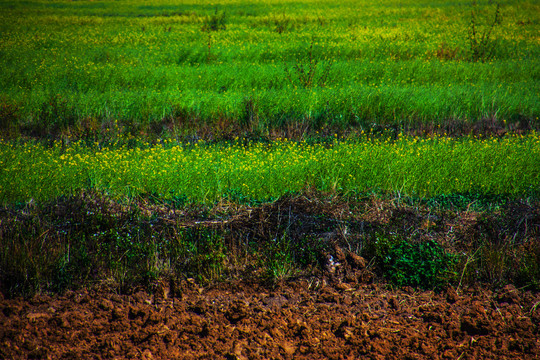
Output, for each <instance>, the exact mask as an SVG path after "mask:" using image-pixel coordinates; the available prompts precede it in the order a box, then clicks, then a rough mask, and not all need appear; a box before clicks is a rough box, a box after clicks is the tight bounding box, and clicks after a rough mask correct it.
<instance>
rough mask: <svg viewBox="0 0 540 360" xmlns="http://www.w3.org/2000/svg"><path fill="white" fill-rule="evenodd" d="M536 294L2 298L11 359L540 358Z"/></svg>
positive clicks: (211, 289)
mask: <svg viewBox="0 0 540 360" xmlns="http://www.w3.org/2000/svg"><path fill="white" fill-rule="evenodd" d="M539 321H540V293H537V292H536V293H534V292H524V291H521V290H519V289H516V288H515V287H513V286H512V285H508V286H506V287H505V288H503V289H501V290H498V291H492V290H489V289H487V288H481V287H471V288H467V289H464V290H462V291H460V293H457V292H456V291H455V289H454V288H451V287H450V288H448V289H447V290H446V291H442V292H440V293H434V292H432V291H416V290H413V289H407V288H405V289H402V290H390V289H389V288H388V287H387V286H385V285H381V284H359V283H347V282H341V281H337V280H336V281H331V280H330V281H320V280H319V279H318V278H314V277H313V278H306V279H296V280H291V281H288V282H283V283H280V284H274V285H272V286H268V285H264V284H261V283H246V282H228V283H221V284H219V285H215V286H207V287H204V288H203V287H199V286H198V285H197V284H196V283H195V282H194V281H191V280H184V281H182V282H180V283H178V284H167V283H163V284H161V286H160V287H159V288H158V289H157V291H156V292H155V293H153V294H152V293H148V292H144V291H134V292H133V293H132V294H125V295H119V294H117V293H115V292H111V291H105V290H96V289H94V290H88V289H83V290H78V291H68V292H66V293H65V294H63V295H55V296H48V295H36V296H34V297H33V298H30V299H26V300H25V299H22V298H17V299H10V300H7V299H4V300H2V301H0V323H1V324H2V326H0V357H1V358H4V359H85V358H86V359H89V358H91V359H101V358H103V359H112V358H114V359H133V358H138V359H196V358H197V359H198V358H206V359H261V358H267V359H270V358H276V359H278V358H279V359H281V358H282V359H318V358H324V359H357V358H367V359H384V358H401V359H536V358H538V357H539V356H540V334H539Z"/></svg>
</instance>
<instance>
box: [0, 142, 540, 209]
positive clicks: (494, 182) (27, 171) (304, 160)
mask: <svg viewBox="0 0 540 360" xmlns="http://www.w3.org/2000/svg"><path fill="white" fill-rule="evenodd" d="M0 155H2V156H1V159H2V160H0V165H1V166H2V168H3V169H4V171H3V172H2V173H1V176H0V193H1V194H2V197H1V198H0V201H2V202H4V203H6V204H7V203H12V202H27V201H29V200H30V199H34V200H35V201H46V200H51V199H54V198H56V197H60V196H66V195H74V194H75V193H77V192H79V191H87V190H100V191H103V192H105V193H107V194H109V195H110V196H112V197H114V198H119V197H123V198H125V197H128V198H134V197H137V196H140V195H146V194H153V195H154V196H156V197H158V198H161V199H164V200H170V199H179V198H183V199H185V200H186V201H195V202H204V203H208V202H215V201H219V200H221V199H223V198H230V197H235V198H236V200H238V199H253V200H259V201H263V200H269V199H276V198H278V197H280V196H283V195H285V194H287V193H290V192H295V193H299V192H301V191H304V190H306V189H308V188H313V189H317V190H319V191H323V192H332V193H340V194H343V193H350V192H356V193H366V192H381V191H382V192H391V193H394V194H401V195H406V196H416V197H434V196H441V195H450V194H459V193H482V194H493V195H503V196H510V197H512V198H526V197H529V196H533V195H538V194H537V192H538V189H540V136H538V134H536V133H532V134H530V135H528V136H525V137H524V136H507V137H505V138H503V139H497V138H486V139H475V138H473V137H468V138H461V139H451V138H448V137H432V138H418V137H409V136H401V135H400V136H398V139H396V140H391V139H388V138H386V139H383V140H381V139H377V138H371V139H369V138H367V137H366V138H365V139H363V140H356V141H352V140H349V141H346V140H341V141H340V140H338V139H337V138H336V139H334V141H333V142H332V143H326V144H320V143H319V144H309V143H306V142H305V141H304V142H295V141H289V140H280V141H274V142H272V143H261V142H258V143H248V144H242V143H233V144H216V145H205V144H204V143H195V144H193V145H190V146H183V147H182V146H178V145H177V144H175V143H173V142H172V141H166V142H164V143H163V144H161V145H154V146H151V145H149V144H148V145H144V144H141V146H139V147H136V148H128V147H127V146H111V148H96V147H94V148H92V147H90V146H88V145H87V144H83V143H82V142H81V143H75V144H72V145H71V146H69V147H65V146H63V144H62V142H56V143H55V144H54V145H53V146H52V147H49V146H44V145H40V144H25V145H14V144H10V143H4V144H0Z"/></svg>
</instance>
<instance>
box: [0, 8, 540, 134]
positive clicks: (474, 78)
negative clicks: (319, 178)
mask: <svg viewBox="0 0 540 360" xmlns="http://www.w3.org/2000/svg"><path fill="white" fill-rule="evenodd" d="M498 3H499V4H500V8H499V9H498V10H497V6H496V5H495V2H492V1H477V2H471V1H440V0H439V1H412V0H400V1H398V0H386V1H365V0H358V1H357V0H355V1H343V0H322V1H320V0H317V1H314V0H295V1H287V0H265V1H237V0H235V1H232V0H222V1H206V0H202V1H169V0H156V1H151V2H148V1H139V0H120V1H0V69H1V71H0V104H1V107H0V110H1V111H0V119H1V121H0V123H1V124H0V125H1V126H0V127H1V128H2V129H10V128H22V129H30V130H31V131H34V132H36V133H38V134H41V133H46V132H51V131H52V132H58V131H63V130H65V129H67V128H72V129H74V128H77V127H83V128H92V127H94V128H98V127H100V126H102V125H103V124H104V123H110V122H111V121H114V120H121V121H122V122H123V123H124V124H134V125H137V126H139V127H142V128H145V127H148V126H150V125H152V124H157V125H158V126H157V127H158V128H159V126H161V125H163V126H165V127H166V126H168V127H169V128H170V127H185V126H187V125H189V126H192V127H198V126H202V124H210V125H215V124H220V123H234V124H237V125H238V126H240V127H244V128H248V129H258V130H265V129H268V128H279V127H286V126H290V125H291V124H306V125H309V126H310V127H312V128H320V127H323V126H327V125H329V126H333V127H342V128H346V127H349V126H361V127H362V128H369V127H371V126H372V125H373V124H401V125H407V126H413V127H414V126H417V125H419V124H426V123H429V124H444V123H448V122H449V121H451V122H458V123H463V124H470V123H475V122H478V121H481V120H482V119H484V120H485V119H490V120H492V121H497V122H499V123H501V124H506V125H508V126H510V125H511V124H518V123H520V122H523V121H527V122H528V123H536V124H537V123H538V116H539V114H540V101H539V98H540V80H539V79H540V46H539V41H540V37H539V33H540V3H538V2H537V1H500V2H498ZM497 13H498V15H496V14H497ZM495 20H496V21H495ZM473 24H474V30H475V31H476V36H475V37H474V38H472V35H471V34H472V30H473ZM482 37H484V38H485V41H482ZM159 129H160V128H159ZM31 131H30V132H31Z"/></svg>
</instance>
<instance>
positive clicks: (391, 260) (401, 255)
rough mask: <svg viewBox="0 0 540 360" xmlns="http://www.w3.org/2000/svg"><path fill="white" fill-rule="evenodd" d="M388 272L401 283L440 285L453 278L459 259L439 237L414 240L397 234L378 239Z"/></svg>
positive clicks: (383, 262)
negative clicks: (438, 240)
mask: <svg viewBox="0 0 540 360" xmlns="http://www.w3.org/2000/svg"><path fill="white" fill-rule="evenodd" d="M377 246H378V247H379V249H378V254H379V260H380V261H381V263H382V268H383V271H384V276H385V277H386V278H387V279H388V280H389V281H390V282H392V283H393V284H395V285H397V286H413V287H421V288H440V287H442V286H444V285H445V284H446V283H447V282H448V281H449V279H450V276H449V275H451V274H452V270H453V268H454V265H455V263H456V259H455V256H454V255H452V254H450V253H447V252H446V251H445V250H444V249H443V248H442V247H441V246H440V245H439V244H438V243H437V242H436V241H434V240H428V241H423V242H418V243H412V242H409V241H407V240H404V239H401V238H396V239H390V240H389V239H388V238H382V239H380V240H378V241H377Z"/></svg>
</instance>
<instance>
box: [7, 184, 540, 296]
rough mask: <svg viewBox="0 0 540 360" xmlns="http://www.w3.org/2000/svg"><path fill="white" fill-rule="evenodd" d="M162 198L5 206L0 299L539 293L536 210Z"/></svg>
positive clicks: (454, 202) (456, 199) (456, 201)
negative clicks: (503, 289) (379, 287)
mask: <svg viewBox="0 0 540 360" xmlns="http://www.w3.org/2000/svg"><path fill="white" fill-rule="evenodd" d="M156 200H157V199H155V198H154V199H153V198H149V197H146V198H145V197H139V198H137V199H133V200H131V201H129V202H121V201H114V200H112V199H111V198H109V197H107V196H106V195H104V194H100V193H97V192H84V193H79V194H77V195H74V196H70V197H61V198H57V199H55V200H53V201H49V202H45V203H37V204H36V203H30V204H26V205H24V206H18V207H17V206H9V207H4V208H3V209H1V211H0V286H1V289H0V290H1V291H2V292H3V293H4V295H5V296H8V297H12V296H18V295H30V294H33V293H36V292H49V291H52V292H61V291H64V290H66V289H73V288H77V287H81V286H107V287H110V288H112V289H114V290H115V291H119V292H122V293H129V292H131V291H132V290H133V289H136V288H141V287H144V288H146V289H148V290H152V289H153V288H154V287H155V286H157V285H156V284H158V283H159V282H162V281H170V282H172V283H174V282H177V281H180V280H182V279H193V280H194V281H196V282H199V283H201V284H210V283H215V282H220V281H228V280H232V279H238V278H241V279H244V280H248V281H252V280H253V281H263V282H270V283H271V282H275V281H280V280H286V279H289V278H296V277H317V278H318V279H324V278H327V279H328V278H334V279H335V278H337V279H339V280H340V281H344V282H374V281H381V280H383V281H387V282H389V283H390V284H393V285H395V286H412V287H421V288H433V289H441V288H444V287H446V286H453V287H455V288H457V289H458V290H459V289H460V288H461V287H463V286H466V285H469V284H472V283H475V282H483V283H485V284H487V285H489V286H495V287H499V286H503V285H505V284H508V283H513V284H515V285H516V286H517V287H523V288H527V289H531V290H534V291H538V290H540V202H539V201H538V200H533V199H529V200H525V199H522V200H508V199H506V200H504V199H498V200H497V199H495V200H494V199H493V198H482V197H481V196H475V195H467V194H461V195H455V196H446V197H438V198H436V199H435V198H434V199H428V200H424V201H419V200H414V199H411V198H406V199H404V198H396V197H393V196H384V195H383V194H380V195H377V196H376V195H354V196H352V195H348V196H342V195H335V194H325V193H321V192H316V191H309V190H308V191H305V192H304V193H302V194H297V195H288V196H284V197H281V198H280V199H278V200H276V201H274V202H270V203H264V204H258V205H249V204H246V203H242V202H231V201H227V200H226V199H224V200H223V201H221V202H219V203H215V204H213V205H201V204H196V203H191V204H183V205H182V206H176V204H174V203H165V202H160V201H156ZM193 280H190V281H193Z"/></svg>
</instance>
